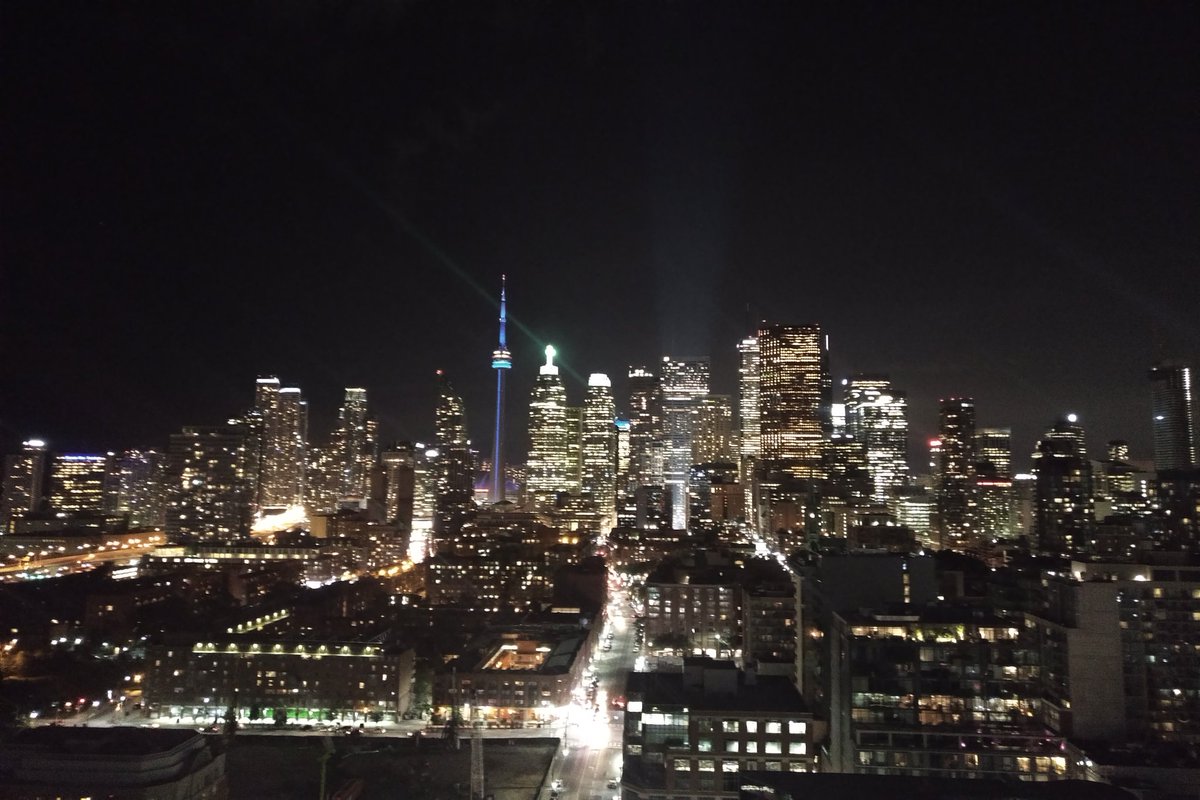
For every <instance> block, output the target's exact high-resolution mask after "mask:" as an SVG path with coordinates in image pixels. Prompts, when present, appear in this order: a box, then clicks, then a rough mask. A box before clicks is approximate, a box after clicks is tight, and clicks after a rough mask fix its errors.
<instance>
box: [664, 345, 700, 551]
mask: <svg viewBox="0 0 1200 800" xmlns="http://www.w3.org/2000/svg"><path fill="white" fill-rule="evenodd" d="M708 375H709V361H708V359H707V358H688V359H672V358H671V357H670V356H663V361H662V393H663V440H664V442H665V445H666V453H665V457H666V463H665V467H664V476H663V478H664V483H665V484H666V488H667V490H668V492H669V494H670V497H671V525H672V527H673V528H675V529H677V530H683V529H684V528H686V527H687V512H688V478H689V476H690V474H691V467H692V463H693V462H692V437H693V435H694V429H695V418H696V407H697V406H698V405H699V403H700V401H701V400H702V399H703V398H704V397H707V396H708Z"/></svg>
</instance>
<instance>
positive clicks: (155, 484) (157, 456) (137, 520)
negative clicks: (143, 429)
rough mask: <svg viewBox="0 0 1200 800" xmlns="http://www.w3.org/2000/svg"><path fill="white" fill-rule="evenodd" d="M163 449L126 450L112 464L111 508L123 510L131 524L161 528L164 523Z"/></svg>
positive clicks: (118, 511) (132, 526)
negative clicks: (160, 450)
mask: <svg viewBox="0 0 1200 800" xmlns="http://www.w3.org/2000/svg"><path fill="white" fill-rule="evenodd" d="M165 464H166V460H165V458H164V457H163V454H162V453H157V452H155V451H153V450H126V451H125V452H123V453H121V455H120V456H118V457H117V460H116V463H115V464H114V467H113V475H112V479H113V480H112V483H113V488H114V490H115V491H114V497H113V498H112V502H113V511H115V512H116V513H118V514H125V515H126V516H127V517H128V519H129V527H131V528H155V529H161V528H162V526H163V524H164V523H165V521H166V519H165V515H166V495H165V493H164V492H165V483H164V481H165V477H164V467H165Z"/></svg>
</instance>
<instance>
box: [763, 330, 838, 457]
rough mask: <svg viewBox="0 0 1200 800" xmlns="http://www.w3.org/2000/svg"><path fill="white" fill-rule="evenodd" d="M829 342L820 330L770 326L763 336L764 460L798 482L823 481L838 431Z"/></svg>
mask: <svg viewBox="0 0 1200 800" xmlns="http://www.w3.org/2000/svg"><path fill="white" fill-rule="evenodd" d="M831 406H832V384H831V382H830V377H829V341H828V338H827V337H826V336H825V335H824V334H823V333H822V332H821V328H820V326H819V325H764V326H763V327H761V328H760V329H759V331H758V407H759V426H760V427H759V430H760V443H761V444H760V447H761V453H762V460H763V461H764V462H765V465H766V466H767V467H768V469H770V470H773V471H778V472H783V473H786V474H788V475H790V476H791V477H793V478H800V479H805V480H815V479H820V478H822V477H823V473H822V467H821V463H822V462H821V454H822V449H823V446H824V442H825V440H826V439H827V438H828V436H829V434H830V433H831V432H832V430H831V428H832V418H831V412H832V408H831Z"/></svg>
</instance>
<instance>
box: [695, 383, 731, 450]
mask: <svg viewBox="0 0 1200 800" xmlns="http://www.w3.org/2000/svg"><path fill="white" fill-rule="evenodd" d="M714 463H722V464H734V465H736V464H737V463H738V460H737V453H736V452H735V448H734V438H733V402H732V401H731V399H730V397H729V395H727V394H710V395H708V396H707V397H701V398H700V399H699V400H697V401H695V405H694V406H693V409H692V464H693V465H695V464H714Z"/></svg>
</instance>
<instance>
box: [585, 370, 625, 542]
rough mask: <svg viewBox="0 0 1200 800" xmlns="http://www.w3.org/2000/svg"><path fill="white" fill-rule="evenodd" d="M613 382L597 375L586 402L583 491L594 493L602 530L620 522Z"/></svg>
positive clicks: (592, 380)
mask: <svg viewBox="0 0 1200 800" xmlns="http://www.w3.org/2000/svg"><path fill="white" fill-rule="evenodd" d="M616 416H617V411H616V406H615V405H614V403H613V396H612V382H611V381H610V380H609V378H608V376H607V375H605V374H603V373H600V372H595V373H592V375H591V376H589V377H588V388H587V395H586V396H585V397H584V400H583V481H582V484H583V491H584V492H586V493H589V494H591V496H592V501H593V502H594V503H595V504H596V511H597V513H598V514H599V515H600V520H601V523H600V524H601V530H602V531H604V532H606V533H607V532H608V531H609V530H610V529H611V528H612V527H613V526H614V525H616V522H617V477H616V476H617V428H616V425H615V422H616Z"/></svg>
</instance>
